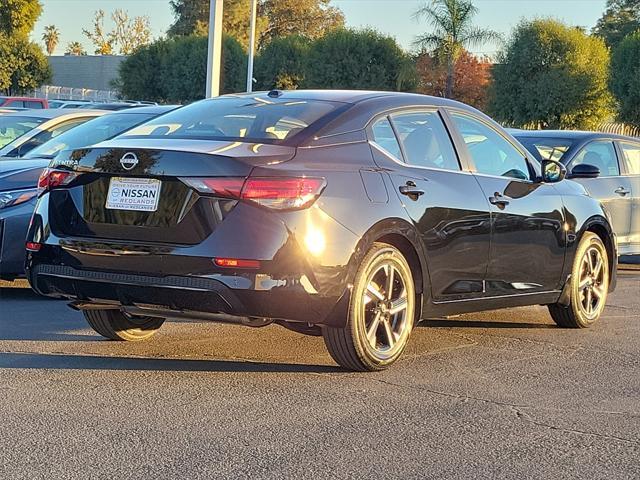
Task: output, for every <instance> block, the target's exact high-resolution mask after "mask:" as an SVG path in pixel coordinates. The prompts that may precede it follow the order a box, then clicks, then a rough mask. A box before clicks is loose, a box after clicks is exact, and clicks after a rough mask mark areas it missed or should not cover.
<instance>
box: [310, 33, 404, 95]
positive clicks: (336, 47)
mask: <svg viewBox="0 0 640 480" xmlns="http://www.w3.org/2000/svg"><path fill="white" fill-rule="evenodd" d="M409 64H410V60H409V57H408V56H407V54H406V53H405V52H404V51H403V50H402V49H401V48H400V46H399V45H398V43H397V42H396V41H395V39H393V38H392V37H387V36H385V35H382V34H380V33H378V32H376V31H374V30H369V29H367V30H346V29H339V30H334V31H332V32H329V33H327V34H326V35H325V36H324V37H322V38H319V39H317V40H316V41H314V42H313V43H312V44H311V48H310V50H309V63H308V65H309V68H308V73H307V79H306V85H307V86H308V87H311V88H354V89H363V90H364V89H374V90H411V89H413V88H414V87H415V76H414V75H412V74H410V73H408V70H407V66H408V65H409Z"/></svg>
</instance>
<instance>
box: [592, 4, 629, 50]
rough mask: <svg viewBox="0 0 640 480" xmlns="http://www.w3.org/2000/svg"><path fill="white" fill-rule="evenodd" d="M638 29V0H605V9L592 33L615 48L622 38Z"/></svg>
mask: <svg viewBox="0 0 640 480" xmlns="http://www.w3.org/2000/svg"><path fill="white" fill-rule="evenodd" d="M639 29H640V0H607V9H606V10H605V12H604V14H603V15H602V17H601V18H600V19H599V20H598V23H597V24H596V26H595V28H594V29H593V33H594V34H595V35H597V36H599V37H601V38H603V39H604V41H605V42H606V43H607V45H608V46H609V47H611V48H615V47H616V46H617V45H618V44H620V42H622V40H623V39H624V38H625V37H626V36H627V35H630V34H632V33H634V32H635V31H637V30H639Z"/></svg>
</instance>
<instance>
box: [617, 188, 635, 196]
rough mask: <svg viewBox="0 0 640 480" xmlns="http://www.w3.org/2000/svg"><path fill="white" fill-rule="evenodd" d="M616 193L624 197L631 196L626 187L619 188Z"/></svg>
mask: <svg viewBox="0 0 640 480" xmlns="http://www.w3.org/2000/svg"><path fill="white" fill-rule="evenodd" d="M614 192H615V193H617V194H618V195H620V196H622V197H624V196H625V195H629V194H630V193H631V192H630V191H629V190H627V189H626V188H624V187H619V188H616V189H615V190H614Z"/></svg>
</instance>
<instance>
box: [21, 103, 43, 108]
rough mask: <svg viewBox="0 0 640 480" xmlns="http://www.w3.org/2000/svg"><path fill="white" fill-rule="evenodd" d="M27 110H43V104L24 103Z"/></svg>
mask: <svg viewBox="0 0 640 480" xmlns="http://www.w3.org/2000/svg"><path fill="white" fill-rule="evenodd" d="M24 106H25V107H27V108H42V102H24Z"/></svg>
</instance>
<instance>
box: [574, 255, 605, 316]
mask: <svg viewBox="0 0 640 480" xmlns="http://www.w3.org/2000/svg"><path fill="white" fill-rule="evenodd" d="M578 294H579V299H580V308H581V310H582V311H583V313H584V314H585V315H586V316H587V317H588V318H593V317H595V316H597V315H598V313H599V312H600V310H601V308H602V306H603V304H604V302H605V300H606V295H607V285H606V272H605V261H604V259H603V258H602V252H601V251H600V250H599V249H598V248H596V247H591V248H588V249H587V251H586V252H585V254H584V256H583V257H582V261H581V263H580V275H579V282H578Z"/></svg>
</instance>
